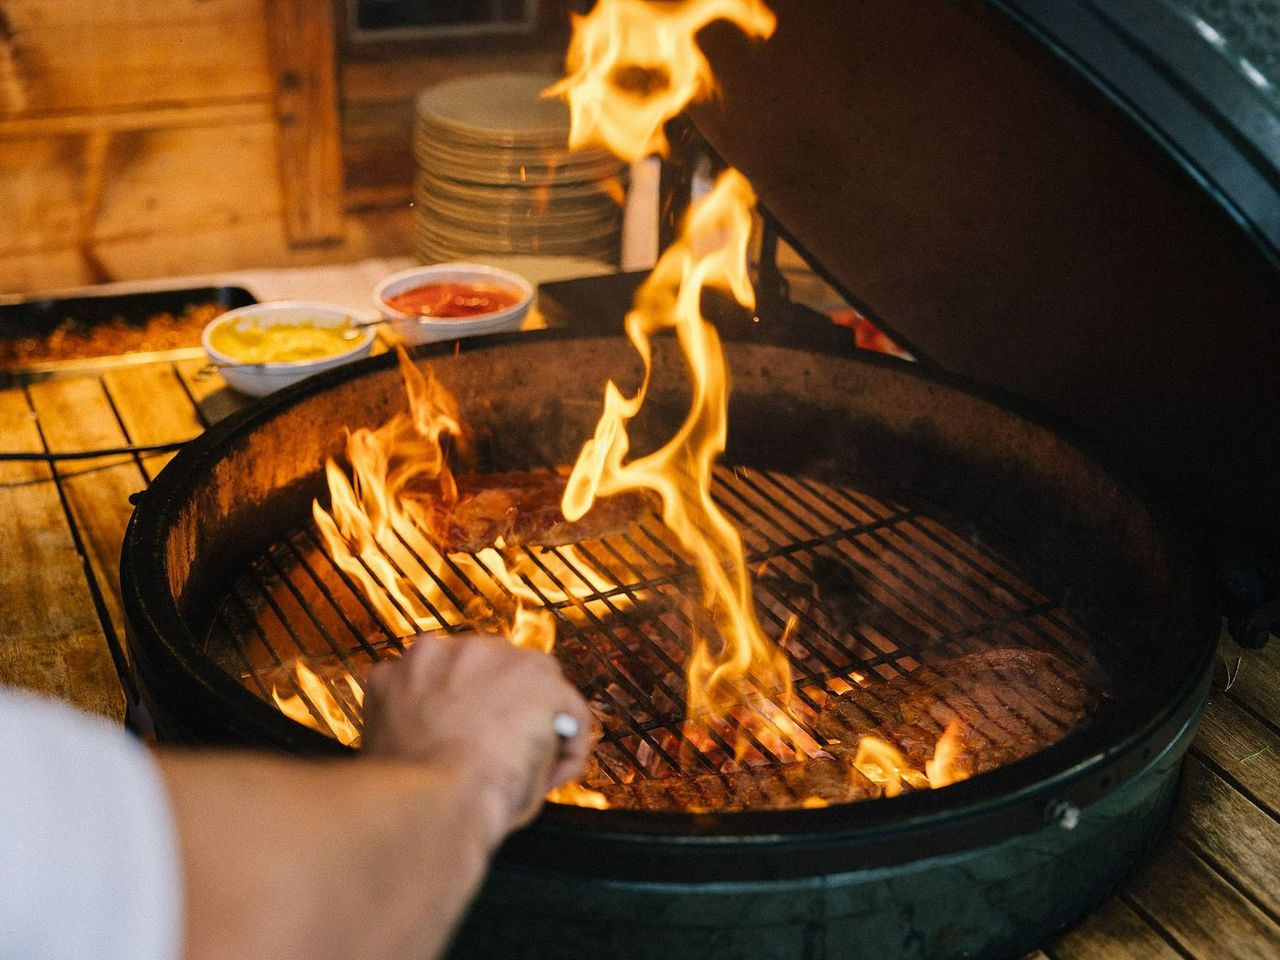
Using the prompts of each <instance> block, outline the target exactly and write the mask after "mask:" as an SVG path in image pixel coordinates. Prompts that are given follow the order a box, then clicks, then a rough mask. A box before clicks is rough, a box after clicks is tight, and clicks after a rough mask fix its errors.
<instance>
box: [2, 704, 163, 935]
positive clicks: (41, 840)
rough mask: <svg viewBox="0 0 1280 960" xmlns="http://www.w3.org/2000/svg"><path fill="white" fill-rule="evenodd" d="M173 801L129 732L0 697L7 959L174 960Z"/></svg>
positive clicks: (60, 707) (55, 707)
mask: <svg viewBox="0 0 1280 960" xmlns="http://www.w3.org/2000/svg"><path fill="white" fill-rule="evenodd" d="M182 905H183V897H182V889H181V876H180V872H179V863H178V853H177V840H176V837H175V834H174V827H173V821H172V815H171V813H170V810H169V801H168V796H167V794H166V792H165V789H164V784H163V782H162V780H161V777H160V773H159V771H158V770H157V768H156V764H155V761H154V760H153V759H152V758H151V756H150V754H149V752H148V751H147V750H146V748H144V747H143V746H142V745H141V744H139V743H138V742H137V741H136V740H135V739H134V738H133V737H131V736H130V735H129V734H127V733H125V732H124V731H123V730H120V729H118V728H115V727H112V726H111V725H109V724H107V723H106V722H105V721H102V720H99V719H97V718H93V717H90V716H88V715H86V714H82V713H79V712H78V711H76V710H73V709H72V708H70V707H68V706H66V705H64V704H60V703H57V702H55V701H52V700H46V699H42V698H40V697H37V696H34V695H32V694H29V693H23V692H19V691H16V690H10V689H4V688H0V958H10V957H13V958H18V957H21V958H23V960H175V958H176V957H178V955H179V951H180V944H181V936H182V915H181V911H182Z"/></svg>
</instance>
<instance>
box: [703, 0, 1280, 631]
mask: <svg viewBox="0 0 1280 960" xmlns="http://www.w3.org/2000/svg"><path fill="white" fill-rule="evenodd" d="M771 6H772V7H773V8H774V9H775V11H776V13H777V14H778V29H777V33H776V34H775V35H774V37H773V38H771V39H770V40H769V41H768V42H766V43H763V44H751V43H748V42H747V41H745V40H744V39H743V38H742V37H741V36H740V35H738V34H737V33H736V32H735V31H733V30H732V29H730V28H727V27H725V25H723V24H718V25H713V26H712V27H710V28H708V29H707V30H705V31H704V32H703V34H702V35H701V37H700V40H701V41H702V43H703V44H704V47H705V49H706V50H707V52H708V56H709V58H710V60H711V61H712V64H713V66H714V68H715V72H716V75H717V78H718V79H719V80H720V82H721V85H722V87H723V96H722V97H721V98H719V99H718V100H717V101H716V102H714V103H709V104H703V105H701V106H699V107H697V108H695V109H694V110H693V111H692V117H693V120H694V122H695V123H696V125H697V127H698V129H699V131H700V132H701V133H702V134H703V135H704V136H705V137H706V139H707V140H708V142H709V143H710V144H711V146H712V148H713V149H715V150H716V151H717V152H718V153H719V154H720V155H721V156H722V157H724V158H725V159H726V160H727V161H728V162H730V163H732V164H734V165H735V166H737V167H739V168H740V169H741V170H742V171H743V172H744V173H745V174H746V175H747V176H748V177H749V178H750V180H751V182H752V183H753V185H754V186H755V187H756V189H757V191H758V193H759V195H760V198H761V205H762V207H763V208H764V209H765V210H766V211H767V213H768V215H769V216H770V217H771V218H772V219H773V220H774V221H775V222H776V223H777V224H778V226H779V228H780V230H781V231H782V233H783V234H784V235H785V236H787V237H788V239H789V240H791V241H792V242H793V244H794V245H795V246H796V247H797V248H798V249H799V250H800V251H801V252H802V253H803V254H804V255H805V256H806V257H807V258H808V259H809V260H810V261H811V262H812V263H813V264H814V265H815V267H816V268H817V269H818V270H820V271H821V272H823V273H824V274H825V275H826V276H827V277H828V278H829V279H830V280H831V281H832V282H833V284H834V285H835V286H836V287H837V288H838V289H839V290H840V291H841V292H842V293H843V294H845V295H846V296H848V297H849V298H850V301H851V302H853V303H855V304H857V305H859V306H860V307H863V308H865V310H866V312H867V313H868V314H869V315H870V316H871V317H873V318H874V319H875V320H876V321H877V322H878V323H881V324H883V326H884V327H885V328H886V329H888V330H889V331H891V332H893V333H894V334H895V335H896V336H898V337H899V338H900V340H901V341H902V342H903V343H905V344H906V345H908V346H909V347H910V348H911V349H912V350H913V351H914V352H915V353H916V354H917V355H918V356H919V357H920V358H922V359H923V360H924V361H926V362H930V363H933V364H936V365H938V366H941V367H943V368H946V369H948V370H950V371H954V372H957V373H960V374H962V375H964V376H967V377H971V378H973V379H976V380H979V381H982V382H985V383H988V384H993V385H996V386H999V387H1001V388H1004V389H1007V390H1010V391H1012V392H1014V393H1018V394H1021V395H1023V396H1025V397H1028V398H1031V399H1033V400H1035V401H1037V402H1038V403H1040V404H1042V405H1043V406H1045V407H1047V408H1049V409H1051V410H1053V411H1056V412H1058V413H1059V414H1061V415H1063V416H1064V417H1065V418H1067V419H1068V420H1070V421H1073V422H1075V423H1078V424H1081V425H1083V426H1084V427H1085V428H1086V429H1088V430H1089V431H1091V432H1092V433H1094V434H1095V435H1098V436H1100V437H1101V438H1102V439H1103V440H1104V441H1106V442H1107V443H1108V444H1109V445H1110V446H1111V447H1112V448H1113V449H1114V450H1116V451H1118V452H1119V453H1121V454H1127V455H1128V456H1129V457H1130V459H1131V460H1132V461H1133V462H1134V463H1135V464H1136V465H1137V466H1138V467H1139V468H1140V469H1141V470H1142V471H1143V472H1145V474H1146V475H1147V476H1149V477H1151V478H1152V479H1154V480H1156V481H1158V482H1159V484H1160V485H1161V487H1162V488H1163V489H1164V490H1165V491H1166V492H1167V493H1168V494H1169V495H1171V496H1172V497H1174V498H1175V499H1176V500H1177V501H1178V503H1179V504H1180V506H1181V507H1182V510H1181V512H1182V514H1183V515H1184V517H1185V518H1187V519H1189V520H1191V521H1192V522H1194V523H1202V524H1203V529H1204V532H1205V533H1206V534H1208V535H1210V536H1211V537H1212V538H1213V540H1214V541H1215V543H1216V545H1217V547H1218V549H1219V551H1220V552H1221V553H1222V554H1223V557H1224V561H1225V563H1226V566H1227V568H1228V569H1230V568H1231V567H1233V566H1237V567H1254V568H1257V569H1265V568H1266V567H1267V565H1268V564H1273V563H1275V561H1276V559H1277V556H1278V555H1280V429H1278V428H1277V426H1276V423H1277V421H1276V416H1277V411H1280V375H1277V365H1278V361H1280V266H1278V264H1280V107H1278V105H1280V99H1274V100H1273V99H1272V95H1274V94H1275V88H1274V87H1271V88H1269V91H1268V88H1267V87H1266V84H1265V82H1262V83H1259V82H1258V81H1259V78H1258V77H1257V76H1253V75H1252V74H1249V71H1248V70H1245V69H1244V68H1243V67H1242V66H1241V65H1240V64H1241V63H1242V62H1236V63H1234V65H1233V66H1232V69H1233V70H1234V71H1235V73H1236V74H1237V75H1238V76H1236V77H1235V78H1234V79H1233V78H1232V76H1231V75H1230V74H1231V71H1229V70H1226V69H1225V68H1224V65H1227V64H1229V63H1230V61H1228V60H1226V59H1224V54H1223V50H1222V49H1221V46H1220V45H1219V46H1217V47H1215V46H1211V45H1210V44H1209V43H1208V42H1207V41H1204V42H1202V43H1201V44H1200V47H1201V49H1197V48H1196V46H1195V44H1194V43H1193V42H1192V41H1193V40H1194V39H1196V37H1197V34H1196V32H1195V27H1194V22H1193V21H1192V20H1189V19H1181V18H1178V17H1174V16H1171V15H1170V14H1169V12H1168V8H1166V7H1162V6H1161V5H1160V4H1156V3H1142V4H1139V3H1124V4H1108V5H1107V6H1108V10H1109V14H1108V19H1103V16H1102V14H1100V13H1099V12H1098V11H1097V10H1095V9H1094V6H1093V5H1091V4H1086V3H1080V4H1075V3H1070V4H1038V3H1033V2H1030V0H1019V2H1017V3H1005V4H997V3H994V2H972V3H956V2H954V0H913V2H911V3H902V2H900V0H860V2H858V3H844V2H839V0H833V2H822V0H771ZM1062 7H1070V8H1072V11H1074V13H1075V15H1074V16H1067V15H1064V14H1063V11H1062V10H1059V9H1058V8H1062ZM1077 7H1079V8H1080V9H1079V10H1077V9H1076V8H1077ZM1013 8H1018V9H1017V10H1015V9H1013ZM1041 8H1053V11H1055V12H1052V14H1051V13H1050V12H1047V11H1046V9H1041ZM1157 8H1158V9H1157ZM1028 11H1032V12H1034V13H1036V14H1037V15H1039V16H1041V17H1042V21H1043V22H1041V23H1040V24H1038V25H1036V26H1030V25H1029V24H1028V20H1027V14H1028ZM1159 11H1164V13H1163V14H1160V12H1159ZM1139 27H1141V30H1139ZM1054 30H1057V31H1058V32H1057V33H1056V34H1054V35H1052V36H1050V35H1049V34H1050V32H1051V31H1054ZM1210 32H1211V31H1208V30H1204V29H1201V30H1200V38H1201V39H1203V36H1204V35H1208V34H1209V33H1210ZM1175 48H1176V49H1175ZM1179 71H1183V73H1182V75H1181V76H1180V75H1179ZM1255 73H1256V71H1255ZM1245 80H1249V82H1250V83H1252V84H1253V87H1254V89H1248V88H1249V83H1246V82H1245ZM1210 87H1212V89H1209V88H1210ZM1228 94H1230V95H1231V96H1228ZM1197 124H1198V126H1197ZM1268 217H1269V218H1270V219H1268ZM1263 635H1264V636H1265V631H1264V633H1263Z"/></svg>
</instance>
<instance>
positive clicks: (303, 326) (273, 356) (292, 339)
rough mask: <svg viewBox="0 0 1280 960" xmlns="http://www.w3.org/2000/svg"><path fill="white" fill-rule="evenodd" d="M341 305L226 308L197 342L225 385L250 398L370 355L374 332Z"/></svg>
mask: <svg viewBox="0 0 1280 960" xmlns="http://www.w3.org/2000/svg"><path fill="white" fill-rule="evenodd" d="M361 322H362V318H360V317H357V316H355V315H354V314H353V313H352V312H351V311H350V310H348V309H346V308H345V307H341V306H338V305H336V304H332V303H319V302H310V301H305V300H278V301H275V302H271V303H255V304H251V305H250V306H247V307H240V308H239V309H237V310H229V311H227V312H226V313H224V314H223V315H222V316H220V317H218V318H217V319H216V320H214V321H213V322H212V323H210V324H209V325H208V326H207V327H205V328H204V334H203V336H202V338H201V342H202V343H203V344H204V350H205V353H207V354H208V355H209V359H210V360H211V361H212V362H213V363H214V364H216V365H217V366H218V367H219V371H218V372H219V373H221V375H222V379H223V380H225V381H226V382H227V386H229V387H231V388H232V389H234V390H239V391H240V392H241V393H247V394H249V395H251V396H255V397H262V396H266V395H267V394H268V393H271V392H272V391H274V390H279V389H280V388H281V387H287V386H289V385H290V384H293V383H297V382H298V381H299V380H302V379H304V378H305V377H309V376H311V375H312V374H315V373H319V372H320V371H321V370H328V369H330V368H331V367H336V366H340V365H341V364H344V363H348V362H350V361H352V360H357V359H359V358H360V357H366V356H368V355H369V351H370V349H372V347H373V338H374V328H373V327H368V326H358V324H360V323H361Z"/></svg>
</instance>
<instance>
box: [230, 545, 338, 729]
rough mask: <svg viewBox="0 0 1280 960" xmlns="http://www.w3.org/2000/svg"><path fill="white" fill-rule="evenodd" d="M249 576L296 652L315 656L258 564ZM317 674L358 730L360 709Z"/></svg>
mask: <svg viewBox="0 0 1280 960" xmlns="http://www.w3.org/2000/svg"><path fill="white" fill-rule="evenodd" d="M269 556H270V553H269V552H268V557H269ZM250 578H251V579H252V581H253V583H254V585H255V586H256V587H257V588H258V592H259V593H260V595H261V597H262V599H263V600H264V601H266V603H267V605H268V606H269V607H270V608H271V611H272V612H273V613H274V614H275V615H276V618H277V619H278V620H279V621H280V624H281V625H282V626H283V627H284V629H285V632H286V633H287V634H288V635H289V639H290V640H292V641H293V644H294V646H296V647H297V648H298V652H299V653H300V654H302V655H303V656H304V657H306V658H308V659H311V658H313V657H314V656H315V655H314V653H313V652H312V651H311V650H310V649H309V648H308V647H307V645H306V644H305V643H303V641H302V638H301V637H300V636H299V635H298V631H297V630H296V629H295V627H294V624H293V622H292V621H291V620H290V619H289V617H288V616H287V615H286V614H285V612H284V610H283V609H282V608H281V606H280V603H279V602H278V601H277V599H276V597H275V596H274V595H273V594H272V591H271V590H269V589H267V586H266V584H264V583H263V582H262V577H261V570H260V568H259V566H258V564H254V565H253V566H252V567H251V568H250ZM285 582H286V583H288V580H287V578H286V579H285ZM272 654H273V655H275V651H274V649H273V650H272ZM275 658H276V660H277V661H279V659H280V658H279V656H276V657H275ZM282 665H283V664H282ZM317 675H318V676H319V677H320V681H321V683H322V684H323V685H324V688H325V690H326V692H328V694H329V696H331V697H332V698H333V700H334V702H335V703H337V705H338V707H339V708H340V709H341V710H342V712H343V713H344V714H346V716H347V719H348V720H350V721H351V722H352V723H353V724H354V725H355V727H356V729H357V730H359V729H360V727H361V725H362V720H361V716H360V710H359V709H358V708H355V707H353V706H352V705H351V704H349V703H348V702H347V698H346V697H345V696H344V695H343V694H341V693H339V692H338V687H337V685H336V684H334V683H333V682H332V681H331V680H330V678H329V677H328V676H326V675H324V673H323V672H319V673H317ZM294 686H295V689H297V688H298V687H297V685H296V684H295V685H294ZM300 692H301V691H300ZM303 699H304V700H305V701H306V703H307V705H308V707H309V708H311V709H312V710H313V712H314V710H315V707H316V705H315V704H314V703H313V702H312V700H311V698H310V697H307V696H305V695H304V697H303ZM319 716H320V719H321V721H322V722H323V724H324V726H329V722H328V720H327V719H326V718H325V716H324V713H323V711H321V712H320V715H319ZM331 729H332V728H331Z"/></svg>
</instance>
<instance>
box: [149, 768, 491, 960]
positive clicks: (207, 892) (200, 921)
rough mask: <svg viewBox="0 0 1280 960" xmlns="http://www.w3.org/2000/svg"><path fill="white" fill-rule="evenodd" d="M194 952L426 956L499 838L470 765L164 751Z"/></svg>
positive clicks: (196, 959) (438, 944)
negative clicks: (450, 766)
mask: <svg viewBox="0 0 1280 960" xmlns="http://www.w3.org/2000/svg"><path fill="white" fill-rule="evenodd" d="M160 765H161V769H162V771H163V773H164V777H165V780H166V782H167V785H168V789H169V794H170V797H171V801H172V804H173V809H174V815H175V819H176V822H177V827H178V835H179V842H180V845H181V855H182V860H183V871H184V876H185V888H186V904H187V907H186V929H187V936H186V956H187V957H188V958H190V960H214V958H223V957H228V958H230V957H235V958H243V957H254V958H259V960H275V958H291V957H299V958H301V957H306V958H308V960H324V958H328V957H334V958H338V957H341V958H344V960H345V958H357V957H378V958H394V957H401V956H413V957H422V958H427V957H432V956H435V955H437V954H438V953H439V952H440V951H441V950H442V949H443V947H444V946H445V944H446V943H447V940H448V937H449V934H450V932H451V931H452V929H453V926H454V925H455V924H456V922H457V921H458V920H459V919H460V917H461V915H462V912H463V911H464V909H465V908H466V905H467V903H468V902H469V900H470V898H471V896H472V895H473V893H474V892H475V890H476V887H477V886H478V885H479V883H480V880H481V879H482V878H483V876H484V871H485V867H486V864H487V862H488V856H489V854H490V853H491V852H492V849H493V848H494V847H495V846H496V844H497V843H499V842H500V841H501V839H502V835H503V832H504V829H505V827H504V817H503V813H502V809H501V806H502V805H501V802H500V801H499V800H497V799H496V798H494V797H491V796H489V795H488V794H487V792H486V791H485V790H484V789H482V788H480V787H477V786H475V785H473V784H472V783H470V782H469V780H468V777H467V775H466V773H465V772H463V771H458V770H453V769H447V768H440V767H435V766H432V765H429V764H402V763H396V762H391V761H387V762H383V761H378V760H373V759H368V758H361V759H359V760H350V761H328V762H317V763H299V762H297V761H285V760H277V759H268V758H265V757H262V756H249V755H239V754H190V755H183V754H162V755H161V757H160Z"/></svg>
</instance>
